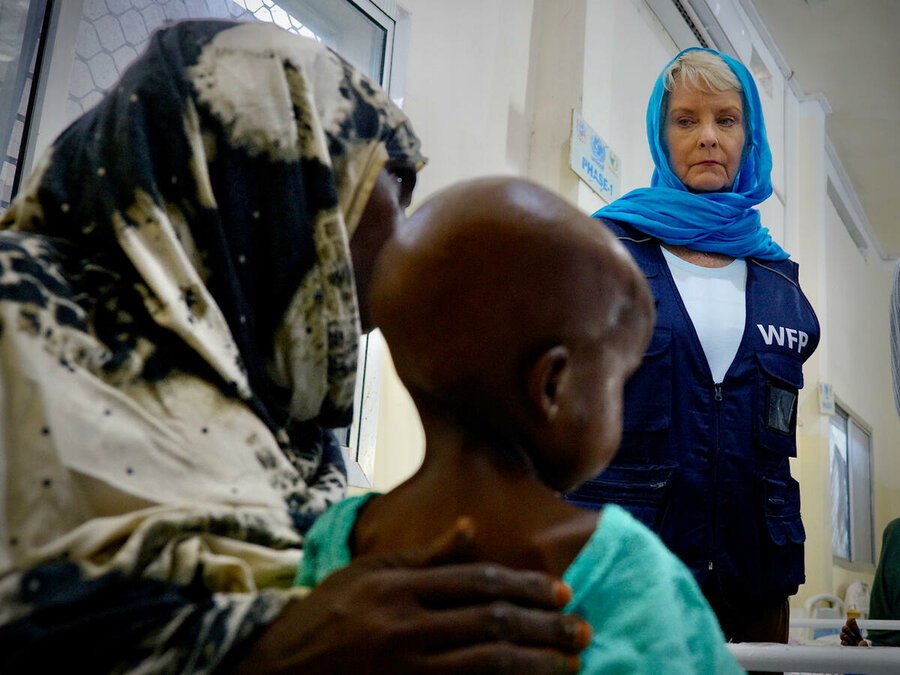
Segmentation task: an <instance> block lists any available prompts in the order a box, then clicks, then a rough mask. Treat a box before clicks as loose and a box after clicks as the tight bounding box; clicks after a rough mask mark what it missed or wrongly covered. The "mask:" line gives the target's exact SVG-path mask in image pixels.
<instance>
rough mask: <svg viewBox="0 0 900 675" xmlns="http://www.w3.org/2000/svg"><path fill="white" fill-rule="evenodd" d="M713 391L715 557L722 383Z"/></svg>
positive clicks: (711, 564)
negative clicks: (714, 405)
mask: <svg viewBox="0 0 900 675" xmlns="http://www.w3.org/2000/svg"><path fill="white" fill-rule="evenodd" d="M714 392H715V400H716V447H715V459H714V460H713V486H714V487H713V490H714V492H713V499H714V501H713V536H712V538H713V547H712V551H710V556H709V557H710V558H714V557H715V552H716V550H717V548H718V547H717V544H716V539H717V538H718V533H719V508H718V504H719V453H720V447H719V446H720V445H721V437H720V433H719V432H720V429H721V427H722V383H721V382H716V383H715V385H714ZM713 562H714V561H713V560H710V561H709V570H710V571H712V569H713V567H714V564H713Z"/></svg>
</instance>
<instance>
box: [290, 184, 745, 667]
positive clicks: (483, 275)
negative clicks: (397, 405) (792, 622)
mask: <svg viewBox="0 0 900 675" xmlns="http://www.w3.org/2000/svg"><path fill="white" fill-rule="evenodd" d="M370 303H371V311H372V316H373V318H374V320H375V323H376V325H378V326H380V328H381V330H382V332H383V333H384V336H385V339H386V340H387V343H388V346H389V347H390V351H391V355H392V356H393V359H394V363H395V365H396V368H397V372H398V374H399V375H400V378H401V380H402V381H403V383H404V384H405V386H406V387H407V389H408V390H409V393H410V394H411V396H412V399H413V401H414V402H415V405H416V407H417V409H418V412H419V415H420V416H421V419H422V424H423V426H424V429H425V438H426V450H425V458H424V461H423V463H422V466H421V468H420V469H419V470H418V472H417V473H416V474H415V475H414V476H413V477H412V478H410V479H409V480H408V481H406V482H405V483H403V484H402V485H400V486H399V487H397V488H396V489H394V490H392V491H391V492H389V493H387V494H384V495H374V494H370V495H365V496H364V497H358V498H351V499H348V500H345V501H344V502H341V503H339V504H338V505H336V506H335V507H333V508H332V509H331V510H329V511H328V512H327V513H326V514H325V515H324V516H322V517H320V519H319V520H318V522H317V523H316V525H315V526H314V527H313V530H312V531H311V532H310V534H309V536H308V537H307V539H306V542H305V547H304V548H305V551H306V553H305V558H304V560H303V563H302V565H301V568H300V571H299V574H298V583H300V584H302V585H314V584H316V583H318V582H319V581H321V580H322V579H323V578H324V577H325V576H327V575H328V574H329V573H330V572H332V571H334V570H335V569H337V568H339V567H342V566H344V565H346V564H347V563H349V561H350V559H351V557H356V556H362V555H366V554H371V553H387V552H400V551H406V550H410V549H414V548H416V547H421V546H422V545H425V544H427V543H429V542H432V541H433V540H434V539H435V538H436V537H437V536H439V535H440V534H441V533H442V532H446V531H450V530H452V529H453V528H454V526H457V527H458V525H457V524H458V523H459V522H460V519H461V518H465V521H464V522H465V523H467V525H468V527H469V528H470V536H471V556H472V558H473V559H475V560H482V561H490V562H497V563H501V564H503V565H507V566H510V567H513V568H520V569H534V570H541V571H545V572H549V573H551V574H555V575H558V576H562V577H563V579H564V580H565V581H566V582H567V583H568V584H569V585H570V586H571V588H572V592H573V597H572V600H571V602H570V603H569V605H568V606H567V608H566V611H568V612H572V613H576V614H579V615H581V616H582V617H583V618H584V619H585V620H586V621H587V622H588V623H589V624H590V625H591V627H592V629H593V635H592V636H590V635H589V631H585V635H584V639H585V641H587V640H588V639H590V641H591V644H590V646H589V647H588V648H587V649H586V650H585V651H584V652H583V653H582V657H581V658H582V661H581V668H582V671H583V672H591V673H595V672H623V673H624V672H628V673H636V672H646V673H659V672H666V673H673V672H717V673H721V672H741V671H740V669H739V667H738V666H737V664H736V662H735V661H734V659H733V658H732V657H731V655H730V653H729V652H728V650H727V649H726V647H725V644H724V638H723V637H722V633H721V631H720V630H719V627H718V624H717V622H716V619H715V616H714V615H713V613H712V611H711V610H710V609H709V606H708V605H707V604H706V601H705V600H704V598H703V596H702V594H701V593H700V590H699V589H698V588H697V586H696V584H695V582H694V580H693V577H692V576H691V574H690V573H689V572H688V570H687V569H686V568H685V567H684V566H683V565H682V564H681V562H680V561H678V560H677V559H676V558H675V556H673V555H672V554H671V553H670V552H669V551H668V550H667V549H666V548H665V547H664V546H663V545H662V543H661V542H660V541H659V539H657V538H656V536H655V535H654V534H652V533H651V532H650V531H649V530H648V529H646V528H645V527H644V526H643V525H641V524H640V523H638V522H637V521H636V520H634V519H633V518H632V517H631V516H630V515H628V513H627V512H625V511H624V510H622V509H620V508H619V507H617V506H615V505H608V506H606V507H604V508H603V510H602V511H601V512H599V513H598V512H597V511H587V510H582V509H580V508H578V507H575V506H573V505H571V504H568V503H566V502H564V501H563V500H562V499H560V497H559V495H560V493H564V492H566V491H568V490H570V489H572V488H573V487H575V486H577V485H578V484H579V483H581V482H582V481H584V480H586V479H588V478H591V477H592V476H594V475H596V474H597V473H598V472H599V471H601V470H602V469H603V468H604V467H605V466H606V465H607V464H608V463H609V461H610V459H611V458H612V456H613V455H614V454H615V451H616V448H617V446H618V444H619V440H620V436H621V430H622V388H623V385H624V383H625V380H626V379H627V378H628V376H629V375H630V374H631V373H632V372H633V371H634V370H635V369H636V368H637V366H638V365H639V363H640V360H641V357H642V355H643V353H644V350H645V348H646V346H647V343H648V341H649V338H650V334H651V331H652V328H653V320H654V309H653V304H652V300H651V296H650V293H649V290H648V289H647V286H646V283H645V281H644V278H643V276H642V275H641V274H640V272H639V271H638V269H637V267H636V266H635V264H634V263H633V262H632V260H631V258H630V257H629V255H628V253H627V252H626V251H625V249H624V248H623V247H622V245H621V244H620V243H619V242H618V241H617V240H616V239H615V238H614V237H613V236H612V235H611V234H610V233H609V232H608V231H607V230H606V229H605V228H604V226H603V225H601V224H599V223H598V222H597V221H596V220H593V219H591V218H589V217H588V216H587V215H585V214H583V213H581V212H580V211H578V210H577V209H576V208H574V207H573V206H571V205H570V204H568V203H567V202H565V201H564V200H563V199H561V198H559V197H557V196H556V195H554V194H552V193H551V192H548V191H547V190H544V189H543V188H541V187H539V186H537V185H535V184H533V183H530V182H527V181H524V180H520V179H513V178H493V179H482V180H477V181H472V182H468V183H462V184H459V185H456V186H454V187H451V188H449V189H446V190H444V191H443V192H440V193H439V194H437V195H436V196H434V197H432V198H431V199H430V200H429V201H427V202H426V203H424V204H423V205H422V206H421V207H420V208H419V209H418V210H417V211H416V212H415V213H414V214H413V216H412V217H411V218H410V221H409V224H408V225H407V226H406V227H405V228H403V229H402V230H401V231H400V232H398V233H397V234H396V235H395V236H394V237H393V238H392V239H391V240H390V241H389V242H388V243H387V245H386V246H385V248H384V251H383V253H382V254H381V255H380V257H379V260H378V263H377V267H376V269H375V273H374V276H373V280H372V290H371V296H370ZM485 611H502V608H497V607H486V608H485ZM510 630H511V631H513V632H514V631H515V626H510ZM570 665H572V664H570ZM574 665H576V666H577V664H574Z"/></svg>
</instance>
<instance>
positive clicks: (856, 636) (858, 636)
mask: <svg viewBox="0 0 900 675" xmlns="http://www.w3.org/2000/svg"><path fill="white" fill-rule="evenodd" d="M841 644H842V645H844V646H845V647H868V646H869V643H868V642H866V641H865V640H863V637H862V631H860V629H859V625H858V624H857V623H856V619H853V618H850V619H847V623H845V624H844V627H843V628H841Z"/></svg>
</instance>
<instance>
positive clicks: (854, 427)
mask: <svg viewBox="0 0 900 675" xmlns="http://www.w3.org/2000/svg"><path fill="white" fill-rule="evenodd" d="M830 445H831V550H832V554H833V555H834V556H835V557H837V558H841V559H843V560H847V561H849V562H853V563H861V564H868V565H871V564H873V563H874V560H875V540H874V537H873V532H874V526H873V521H872V464H871V447H872V446H871V442H870V438H869V434H868V433H867V432H866V431H865V429H863V428H862V426H860V424H859V423H858V422H857V421H856V420H855V419H854V418H853V417H852V416H851V415H849V414H848V413H846V412H845V411H844V410H842V409H841V408H839V407H838V408H836V411H835V414H834V415H833V416H832V418H831V439H830Z"/></svg>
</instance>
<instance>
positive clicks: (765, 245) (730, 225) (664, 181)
mask: <svg viewBox="0 0 900 675" xmlns="http://www.w3.org/2000/svg"><path fill="white" fill-rule="evenodd" d="M697 49H699V50H700V51H705V52H710V53H711V54H715V55H716V56H719V57H720V58H721V59H722V60H723V61H725V63H726V64H728V67H729V68H731V70H732V71H733V72H734V74H735V75H736V76H737V78H738V81H739V82H740V84H741V92H742V99H743V103H744V119H745V125H746V130H747V141H746V142H745V144H744V152H743V157H744V159H743V163H742V164H741V168H740V170H739V171H738V175H737V177H736V178H735V181H734V185H733V186H732V190H731V191H730V192H706V193H695V192H690V191H689V190H688V189H687V188H686V187H685V185H684V183H682V182H681V180H680V179H679V178H678V177H677V176H676V175H675V174H674V173H673V172H672V168H671V167H670V166H669V155H668V151H667V148H666V141H665V117H666V115H665V112H666V111H665V109H664V106H665V104H666V94H667V92H666V87H665V80H666V72H667V71H668V69H669V66H671V65H672V63H674V62H675V61H676V60H677V59H678V58H679V57H680V56H681V55H682V54H684V53H685V52H689V51H694V50H697ZM647 137H648V139H649V141H650V154H651V155H652V156H653V163H654V164H655V165H656V169H655V170H654V172H653V178H652V179H651V181H650V187H649V188H639V189H637V190H632V191H631V192H629V193H628V194H626V195H623V196H622V197H620V198H619V199H617V200H616V201H614V202H613V203H612V204H610V205H608V206H605V207H604V208H602V209H600V210H599V211H597V212H596V213H595V214H594V217H595V218H610V219H612V220H620V221H624V222H626V223H629V224H631V225H633V226H634V227H636V228H637V229H639V230H641V231H642V232H646V233H647V234H649V235H651V236H653V237H656V238H658V239H660V240H661V241H663V242H665V243H667V244H681V245H685V246H689V247H690V248H692V249H696V250H699V251H713V252H716V253H725V254H727V255H730V256H733V257H735V258H747V257H755V258H762V259H764V260H784V259H785V258H787V257H788V254H787V253H786V252H785V251H784V250H783V249H782V248H781V247H780V246H779V245H778V244H776V243H775V242H774V241H773V240H772V237H771V236H770V235H769V231H768V230H767V229H766V228H764V227H762V225H761V223H760V219H759V211H757V210H756V209H755V208H753V207H754V206H756V205H757V204H759V203H760V202H762V201H764V200H765V199H766V198H768V196H769V195H771V194H772V182H771V179H770V176H771V173H772V153H771V152H770V151H769V142H768V140H767V139H766V126H765V122H764V121H763V115H762V105H761V104H760V101H759V92H758V91H757V89H756V83H755V82H754V81H753V77H752V76H751V75H750V71H748V70H747V68H746V67H745V66H744V65H743V64H742V63H740V62H739V61H736V60H735V59H733V58H731V57H730V56H728V55H727V54H723V53H722V52H718V51H715V50H713V49H701V48H699V47H692V48H690V49H685V50H684V51H682V52H681V53H679V54H678V56H676V57H675V58H674V59H672V61H670V62H669V64H668V65H667V66H666V67H665V68H664V69H663V72H662V73H661V74H660V76H659V78H658V79H657V80H656V85H655V86H654V88H653V94H652V95H651V96H650V103H649V105H648V106H647Z"/></svg>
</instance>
